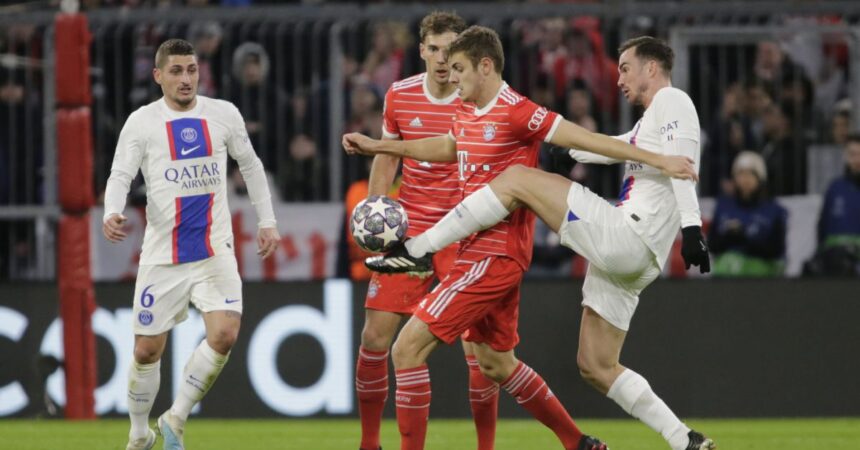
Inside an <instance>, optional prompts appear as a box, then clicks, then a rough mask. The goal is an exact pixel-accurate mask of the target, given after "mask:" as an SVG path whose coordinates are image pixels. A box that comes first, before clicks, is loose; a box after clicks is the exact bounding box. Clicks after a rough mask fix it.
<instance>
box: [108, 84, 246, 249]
mask: <svg viewBox="0 0 860 450" xmlns="http://www.w3.org/2000/svg"><path fill="white" fill-rule="evenodd" d="M248 153H250V155H249V154H248ZM228 154H229V155H230V156H231V157H233V158H234V159H237V160H240V161H248V160H251V159H253V160H254V161H258V158H257V157H256V155H255V154H254V148H253V146H252V145H251V141H250V140H249V139H248V134H247V132H246V130H245V122H244V120H243V119H242V115H241V114H240V113H239V110H238V109H236V107H235V106H234V105H233V104H232V103H230V102H227V101H223V100H216V99H212V98H208V97H203V96H199V95H198V96H197V104H196V105H195V107H194V109H192V110H190V111H184V112H180V111H174V110H172V109H170V108H169V107H168V106H167V104H166V103H165V101H164V99H160V100H157V101H155V102H152V103H150V104H148V105H145V106H143V107H141V108H140V109H138V110H137V111H135V112H133V113H132V114H131V115H130V116H129V117H128V120H127V121H126V123H125V125H124V126H123V128H122V132H121V133H120V137H119V142H118V143H117V149H116V154H115V155H114V160H113V166H112V168H111V171H112V172H114V171H119V172H122V173H124V174H126V175H128V176H130V177H131V178H133V177H135V176H136V175H137V171H138V169H140V170H141V172H142V173H143V178H144V180H145V181H146V187H147V189H146V200H147V205H146V222H147V223H146V232H145V234H144V238H143V250H142V253H141V256H140V264H141V265H147V264H179V263H186V262H192V261H199V260H201V259H205V258H209V257H211V256H214V255H221V254H232V253H233V230H232V224H231V215H230V210H229V208H228V206H227V190H226V185H227V155H228Z"/></svg>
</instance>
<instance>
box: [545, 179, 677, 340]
mask: <svg viewBox="0 0 860 450" xmlns="http://www.w3.org/2000/svg"><path fill="white" fill-rule="evenodd" d="M567 208H568V211H567V214H566V216H565V218H564V220H562V224H561V227H560V228H559V230H558V234H559V237H560V238H561V244H562V245H564V246H565V247H568V248H570V249H571V250H573V251H575V252H576V253H578V254H579V255H581V256H582V257H584V258H585V259H587V260H588V262H589V264H588V271H587V272H586V274H585V284H583V286H582V305H583V306H588V307H589V308H591V309H593V310H594V312H596V313H597V314H599V315H600V317H602V318H604V319H605V320H606V321H607V322H609V323H611V324H612V325H613V326H615V327H617V328H619V329H621V330H623V331H627V330H628V329H629V328H630V321H631V320H632V319H633V313H634V312H635V311H636V305H638V304H639V293H640V292H642V290H643V289H645V287H646V286H648V285H649V284H651V282H652V281H654V279H656V278H657V277H658V276H659V275H660V267H659V266H658V265H657V260H656V257H655V256H654V253H653V252H651V250H650V249H649V248H648V246H647V245H645V242H644V241H643V240H642V238H640V237H639V235H638V234H636V232H635V231H633V229H632V228H630V226H629V225H628V224H627V221H626V219H625V218H624V210H623V209H621V208H616V207H615V206H612V205H611V204H609V202H607V201H606V200H604V199H603V198H601V197H600V196H598V195H595V194H594V193H592V192H591V191H589V190H588V189H587V188H584V187H582V185H580V184H578V183H573V184H571V187H570V190H569V191H568V194H567Z"/></svg>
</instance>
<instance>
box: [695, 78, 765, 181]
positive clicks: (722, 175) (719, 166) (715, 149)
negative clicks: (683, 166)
mask: <svg viewBox="0 0 860 450" xmlns="http://www.w3.org/2000/svg"><path fill="white" fill-rule="evenodd" d="M746 109H747V101H746V97H745V95H744V87H743V86H742V85H741V84H739V83H735V84H732V85H730V86H728V87H727V88H726V90H725V91H724V92H723V102H722V105H721V107H720V112H719V114H718V115H717V116H716V118H715V120H714V122H713V123H712V124H711V126H710V127H709V128H708V134H707V135H708V139H707V141H706V142H707V144H706V145H707V149H706V151H705V152H704V153H703V154H702V158H703V159H704V161H705V163H704V164H703V165H702V167H703V170H705V171H707V172H706V173H707V176H706V177H704V178H705V179H704V180H703V181H705V182H707V185H706V186H703V190H705V191H706V192H707V193H710V194H714V193H726V192H730V190H731V185H732V181H731V166H732V161H734V160H735V157H737V155H738V153H740V152H741V151H742V150H743V149H745V148H753V147H754V142H753V136H752V131H751V130H750V126H749V120H748V118H747V116H746Z"/></svg>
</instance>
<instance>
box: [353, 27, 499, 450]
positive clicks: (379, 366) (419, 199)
mask: <svg viewBox="0 0 860 450" xmlns="http://www.w3.org/2000/svg"><path fill="white" fill-rule="evenodd" d="M464 29H466V22H465V21H464V20H463V19H462V18H460V17H459V16H457V15H456V14H452V13H447V12H434V13H432V14H429V15H427V16H426V17H424V19H423V20H422V21H421V26H420V31H419V37H420V40H421V43H420V52H421V58H422V59H423V60H424V62H425V64H426V68H427V70H426V72H424V73H421V74H418V75H415V76H412V77H409V78H406V79H404V80H401V81H398V82H396V83H394V84H392V86H391V88H390V89H389V90H388V92H387V94H386V96H385V112H384V114H383V129H382V132H383V136H384V137H385V139H403V140H411V139H422V138H426V137H430V136H442V135H445V134H446V133H448V130H450V129H451V124H452V118H453V117H454V115H455V114H456V110H457V107H458V106H459V105H460V99H459V98H458V97H457V93H456V92H455V86H454V85H453V84H450V83H448V75H449V73H450V68H449V67H448V64H447V62H446V61H445V56H444V52H445V50H446V49H447V48H448V44H450V43H451V41H453V40H454V38H456V37H457V34H458V33H460V32H462V31H463V30H464ZM400 160H401V158H399V157H395V156H389V155H376V157H374V159H373V166H372V168H371V171H370V186H369V192H368V194H369V195H385V194H386V193H387V192H388V190H389V188H390V187H391V183H392V182H393V181H394V177H395V175H396V173H397V166H398V164H399V163H400ZM461 199H462V197H461V196H460V188H459V181H458V179H457V164H456V163H450V162H426V161H420V160H415V159H409V158H403V182H402V184H401V187H400V203H401V204H402V205H403V207H404V208H405V209H406V213H407V215H408V217H409V229H408V231H407V233H408V234H407V235H408V236H410V237H411V236H417V235H418V234H420V233H421V232H423V231H424V230H426V229H427V228H429V227H430V226H431V225H433V224H434V223H436V222H438V221H439V219H441V218H442V217H443V216H444V215H445V213H447V212H448V211H450V210H451V208H453V207H454V205H456V204H457V202H459V201H460V200H461ZM456 256H457V246H456V245H453V244H452V245H449V246H448V247H447V248H445V249H441V250H440V251H438V252H436V253H435V255H434V256H433V270H434V273H433V275H435V277H437V278H439V279H440V280H441V279H442V278H444V276H445V274H447V273H448V272H449V271H450V270H451V267H452V266H453V265H454V259H455V258H456ZM433 278H434V277H415V276H409V275H405V274H397V275H382V276H380V274H379V273H374V274H373V277H372V278H371V280H370V284H369V285H368V289H367V298H366V300H365V304H364V306H365V308H366V312H365V320H364V329H363V330H362V332H361V347H360V348H359V351H358V361H357V363H356V369H355V390H356V393H357V395H358V412H359V417H360V418H361V444H360V448H361V449H363V450H376V449H378V448H379V447H380V445H379V429H380V422H381V421H382V410H383V409H384V407H385V402H386V400H387V399H388V391H389V387H388V349H389V348H390V347H391V342H392V341H393V340H394V335H395V333H396V332H397V329H398V327H399V326H400V323H401V322H402V321H403V318H404V317H408V316H409V315H410V314H412V312H413V311H414V310H415V307H416V306H418V302H419V301H420V300H421V298H422V297H423V296H424V295H425V294H427V292H428V291H429V290H430V286H431V284H432V283H433ZM463 348H464V351H465V353H466V361H467V363H468V368H469V400H470V405H471V408H472V416H473V417H474V419H475V429H476V431H477V434H478V450H492V449H493V443H494V440H495V434H496V433H495V431H496V416H497V410H498V399H499V386H498V384H496V383H495V382H494V381H492V380H489V379H487V378H486V377H485V376H484V375H483V374H481V371H480V370H479V369H478V364H477V362H476V361H475V357H474V352H473V351H472V350H471V344H469V343H468V342H465V341H464V342H463Z"/></svg>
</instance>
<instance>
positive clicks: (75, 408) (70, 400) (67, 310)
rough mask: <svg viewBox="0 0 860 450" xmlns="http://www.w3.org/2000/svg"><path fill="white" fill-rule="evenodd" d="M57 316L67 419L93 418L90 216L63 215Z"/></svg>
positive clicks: (94, 380) (93, 374)
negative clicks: (61, 332) (60, 340)
mask: <svg viewBox="0 0 860 450" xmlns="http://www.w3.org/2000/svg"><path fill="white" fill-rule="evenodd" d="M57 244H58V252H59V254H58V258H57V259H58V261H57V263H58V264H57V266H58V278H59V289H58V290H59V294H60V316H61V318H62V320H63V349H64V353H65V355H64V361H65V362H64V364H63V368H64V370H65V376H66V411H65V412H66V417H67V418H69V419H93V418H95V390H96V383H97V377H96V339H95V335H94V334H93V330H92V320H91V318H92V314H93V312H95V310H96V301H95V293H94V291H93V281H92V274H91V270H90V215H89V214H82V215H74V216H72V215H65V214H64V215H63V218H62V219H61V220H60V230H59V239H58V242H57Z"/></svg>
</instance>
